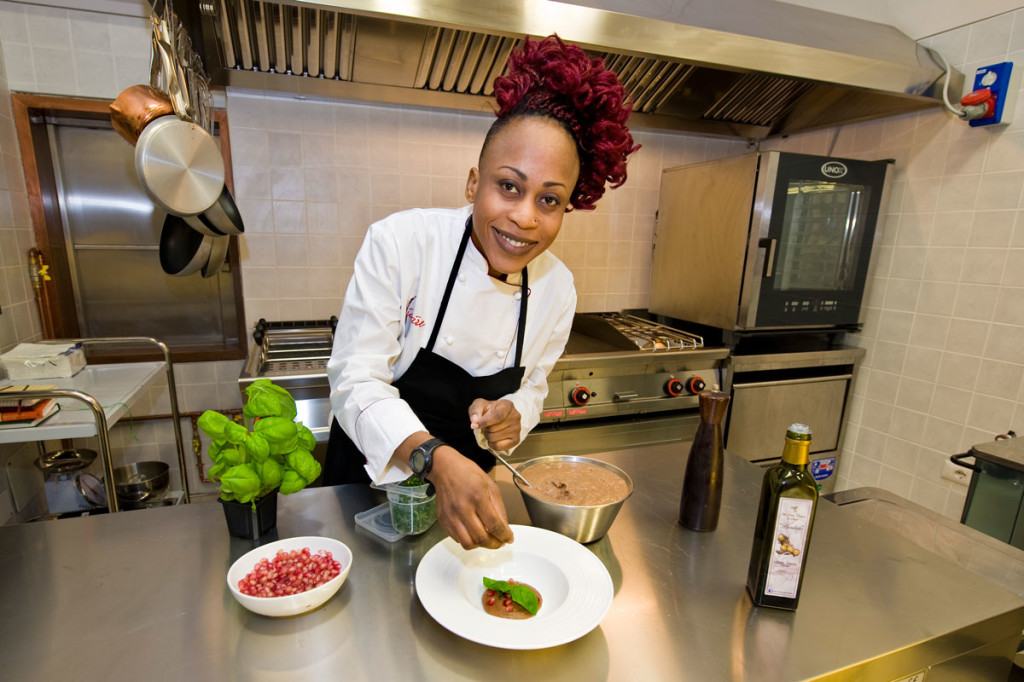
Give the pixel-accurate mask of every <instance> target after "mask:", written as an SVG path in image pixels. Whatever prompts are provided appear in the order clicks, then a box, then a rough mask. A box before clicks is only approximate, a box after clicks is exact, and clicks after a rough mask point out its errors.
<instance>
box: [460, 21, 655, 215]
mask: <svg viewBox="0 0 1024 682" xmlns="http://www.w3.org/2000/svg"><path fill="white" fill-rule="evenodd" d="M494 97H495V99H496V100H497V103H498V111H497V112H496V113H497V116H498V119H497V120H496V121H495V122H494V123H493V124H492V125H491V128H490V130H488V131H487V136H486V137H485V138H484V144H483V148H482V149H481V150H480V155H481V157H483V152H484V150H485V149H487V145H488V143H489V142H490V140H491V138H492V137H493V136H494V135H495V134H496V133H497V132H498V131H499V130H501V129H502V128H504V127H505V125H507V124H508V123H509V122H510V121H512V120H515V119H517V118H520V117H523V116H544V117H547V118H552V119H554V120H556V121H558V122H559V123H560V124H561V126H562V127H563V128H564V129H565V131H566V132H567V133H569V135H570V136H571V137H572V138H573V140H575V141H576V149H577V151H578V153H579V157H580V175H579V179H578V180H577V182H576V187H575V188H574V189H573V192H572V196H571V198H570V201H569V203H570V204H571V206H572V207H573V208H578V209H580V210H583V211H589V210H592V209H593V208H594V206H595V204H596V203H597V200H598V199H600V198H601V197H602V196H603V195H604V191H605V183H606V182H610V183H611V186H612V188H615V187H619V186H620V185H622V183H624V182H625V181H626V158H627V157H628V156H629V155H630V154H632V153H633V152H635V151H636V150H637V149H639V148H640V145H635V144H633V136H632V135H630V134H629V129H628V128H626V119H628V118H629V114H630V112H631V103H630V102H629V98H628V96H627V95H626V90H625V88H623V87H622V84H621V83H619V80H618V78H617V77H616V75H615V72H614V71H611V70H610V69H606V68H604V61H602V60H601V59H597V58H593V59H592V58H590V57H588V56H587V54H586V53H585V52H584V51H583V50H582V49H580V48H579V47H578V46H576V45H572V44H567V43H564V42H562V40H561V38H559V37H558V36H557V35H551V36H548V37H547V38H544V39H543V40H536V41H534V40H530V39H529V38H526V40H525V41H524V43H523V45H522V47H521V48H520V49H519V50H517V51H516V52H513V53H512V54H511V55H509V58H508V71H507V72H506V74H505V75H504V76H500V77H499V78H497V79H495V81H494Z"/></svg>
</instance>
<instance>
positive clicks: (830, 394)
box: [725, 374, 850, 461]
mask: <svg viewBox="0 0 1024 682" xmlns="http://www.w3.org/2000/svg"><path fill="white" fill-rule="evenodd" d="M849 384H850V376H849V375H845V374H844V375H840V376H827V377H813V378H801V379H783V380H779V381H760V382H751V383H743V382H742V380H741V381H738V382H737V383H734V384H733V397H732V406H731V409H730V413H729V423H728V427H727V435H726V442H725V445H726V447H727V448H728V449H729V451H730V452H734V453H736V454H737V455H739V456H741V457H743V458H744V459H748V460H750V461H756V460H761V459H769V458H773V457H778V456H779V455H780V453H781V452H782V445H783V437H784V436H785V433H786V428H787V427H788V426H789V425H790V424H793V423H797V422H799V423H802V424H807V425H808V426H810V427H811V433H812V434H813V436H812V438H813V441H812V445H811V452H825V451H828V450H835V449H836V448H837V446H838V443H839V433H840V430H841V427H842V419H843V406H844V404H845V402H846V392H847V389H848V387H849Z"/></svg>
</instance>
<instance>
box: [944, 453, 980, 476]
mask: <svg viewBox="0 0 1024 682" xmlns="http://www.w3.org/2000/svg"><path fill="white" fill-rule="evenodd" d="M966 457H974V455H972V454H971V453H969V452H961V453H960V454H959V455H950V456H949V461H950V462H952V463H953V464H955V465H957V466H958V467H963V468H964V469H970V470H971V471H980V470H979V469H978V467H976V466H974V465H973V464H964V462H963V460H964V458H966Z"/></svg>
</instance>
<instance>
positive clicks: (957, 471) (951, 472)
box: [942, 459, 971, 485]
mask: <svg viewBox="0 0 1024 682" xmlns="http://www.w3.org/2000/svg"><path fill="white" fill-rule="evenodd" d="M942 477H943V478H944V479H946V480H947V481H953V483H959V484H960V485H967V484H969V483H970V482H971V472H970V470H969V469H965V468H963V467H962V466H957V465H956V464H954V463H953V462H951V461H949V460H948V459H947V460H946V461H945V462H943V463H942Z"/></svg>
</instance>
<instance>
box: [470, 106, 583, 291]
mask: <svg viewBox="0 0 1024 682" xmlns="http://www.w3.org/2000/svg"><path fill="white" fill-rule="evenodd" d="M579 172H580V162H579V156H578V155H577V153H576V143H575V142H574V141H573V139H572V137H571V136H570V135H569V133H567V132H566V131H565V130H564V129H563V128H562V127H561V126H560V125H559V124H558V123H557V122H555V121H553V120H551V119H548V118H542V117H538V116H528V117H524V118H519V119H516V120H514V121H510V122H509V123H508V125H506V126H505V127H504V128H503V129H501V130H499V131H497V132H496V133H495V134H494V136H493V137H492V138H491V140H490V142H489V143H488V145H487V147H486V149H484V152H483V155H482V156H481V157H480V168H473V169H471V170H470V171H469V180H468V181H467V183H466V198H467V199H468V200H469V201H470V203H472V204H473V244H474V245H475V246H476V247H477V249H479V250H480V252H481V253H482V254H483V255H484V257H485V258H486V259H487V263H488V266H489V268H490V270H489V273H490V275H491V276H492V277H500V276H501V275H510V274H512V273H515V272H519V271H520V270H522V269H523V268H524V267H526V264H527V263H529V262H530V261H532V260H533V259H534V258H536V257H537V256H539V255H540V254H542V253H544V251H546V250H547V249H548V247H550V246H551V244H552V242H554V241H555V237H557V236H558V231H559V230H560V229H561V228H562V218H563V217H564V216H565V211H566V209H567V208H569V199H570V198H571V196H572V192H573V189H574V188H575V187H576V179H577V178H578V177H579Z"/></svg>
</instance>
